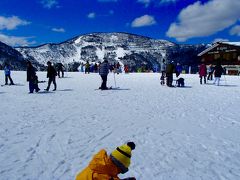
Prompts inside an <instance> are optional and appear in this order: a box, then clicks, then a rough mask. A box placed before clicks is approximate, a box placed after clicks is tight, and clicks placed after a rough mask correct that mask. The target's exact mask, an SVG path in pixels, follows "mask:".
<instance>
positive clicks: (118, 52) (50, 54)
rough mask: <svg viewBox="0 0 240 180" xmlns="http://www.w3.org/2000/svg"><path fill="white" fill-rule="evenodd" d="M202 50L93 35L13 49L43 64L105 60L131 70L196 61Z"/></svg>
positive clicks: (118, 35)
mask: <svg viewBox="0 0 240 180" xmlns="http://www.w3.org/2000/svg"><path fill="white" fill-rule="evenodd" d="M202 49H203V47H202V46H199V47H196V46H181V45H176V44H174V43H171V42H169V41H165V40H154V39H151V38H148V37H143V36H138V35H133V34H127V33H92V34H87V35H82V36H79V37H76V38H73V39H71V40H68V41H65V42H62V43H60V44H45V45H42V46H38V47H28V48H26V47H20V48H16V50H18V51H19V52H20V53H21V54H22V55H23V57H24V58H25V59H30V60H35V61H37V62H39V63H40V64H42V65H45V64H46V62H47V61H52V62H53V63H57V62H62V63H63V64H71V63H74V62H86V61H89V62H90V63H91V62H98V61H103V59H104V58H107V59H108V60H109V62H110V63H114V62H117V61H119V62H120V63H121V64H127V65H129V66H130V67H134V68H137V67H140V66H142V65H145V66H149V67H152V66H153V65H154V64H161V63H162V60H163V59H166V60H167V61H170V60H175V61H177V62H184V63H187V62H195V61H196V55H197V54H198V52H200V51H201V50H202ZM189 52H191V54H190V57H189V54H188V53H189ZM179 55H180V56H179ZM181 56H182V57H181ZM185 59H186V60H185Z"/></svg>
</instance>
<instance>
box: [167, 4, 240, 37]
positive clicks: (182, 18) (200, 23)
mask: <svg viewBox="0 0 240 180" xmlns="http://www.w3.org/2000/svg"><path fill="white" fill-rule="evenodd" d="M239 9H240V1H239V0H227V1H226V0H211V1H208V2H207V3H205V4H202V3H201V2H200V1H198V2H196V3H194V4H192V5H189V6H188V7H186V8H184V9H183V10H182V11H181V12H180V14H179V15H178V22H174V23H172V24H171V25H170V27H169V29H168V31H167V33H166V34H167V36H168V37H173V38H176V39H177V40H178V41H186V40H187V39H189V38H194V37H206V36H210V35H212V34H214V33H216V32H219V31H222V30H224V29H226V28H228V27H230V26H231V25H233V24H235V23H236V21H237V20H238V19H240V13H239Z"/></svg>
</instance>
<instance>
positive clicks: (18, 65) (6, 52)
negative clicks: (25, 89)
mask: <svg viewBox="0 0 240 180" xmlns="http://www.w3.org/2000/svg"><path fill="white" fill-rule="evenodd" d="M5 62H7V63H10V64H11V66H12V68H13V69H16V70H23V69H25V68H26V65H25V64H26V63H25V62H24V58H23V56H22V54H21V53H19V52H18V51H17V50H15V49H13V48H12V47H10V46H8V45H6V44H4V43H2V42H0V68H3V66H4V63H5Z"/></svg>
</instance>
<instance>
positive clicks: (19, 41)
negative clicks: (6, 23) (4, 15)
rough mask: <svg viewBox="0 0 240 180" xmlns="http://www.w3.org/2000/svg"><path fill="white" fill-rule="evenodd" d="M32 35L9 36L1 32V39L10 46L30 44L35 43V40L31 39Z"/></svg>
mask: <svg viewBox="0 0 240 180" xmlns="http://www.w3.org/2000/svg"><path fill="white" fill-rule="evenodd" d="M31 38H32V37H16V36H7V35H4V34H1V33H0V41H1V42H3V43H5V44H7V45H9V46H28V45H32V44H35V43H36V42H35V41H31V42H30V41H29V39H31Z"/></svg>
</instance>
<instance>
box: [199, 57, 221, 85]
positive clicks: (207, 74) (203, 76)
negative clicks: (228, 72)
mask: <svg viewBox="0 0 240 180" xmlns="http://www.w3.org/2000/svg"><path fill="white" fill-rule="evenodd" d="M223 73H224V69H223V67H222V66H221V63H220V61H217V63H216V66H215V67H214V66H213V65H212V64H210V65H209V66H208V67H207V66H206V64H205V61H204V60H202V64H201V65H200V67H199V78H200V84H203V82H202V80H204V84H206V83H207V80H213V74H214V77H215V79H214V82H213V84H217V86H219V82H220V78H221V76H222V75H223Z"/></svg>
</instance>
